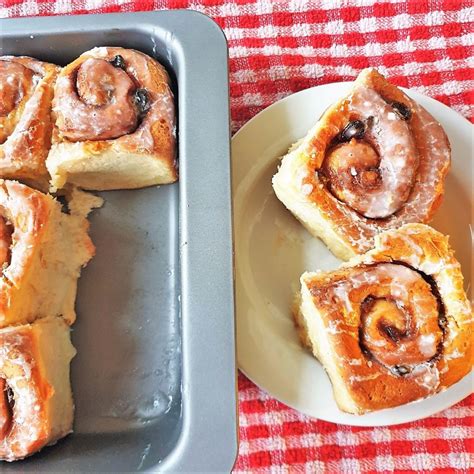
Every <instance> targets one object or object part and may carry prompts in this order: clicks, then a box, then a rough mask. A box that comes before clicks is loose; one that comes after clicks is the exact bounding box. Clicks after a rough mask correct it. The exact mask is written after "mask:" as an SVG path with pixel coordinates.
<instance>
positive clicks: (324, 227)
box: [273, 69, 451, 260]
mask: <svg viewBox="0 0 474 474" xmlns="http://www.w3.org/2000/svg"><path fill="white" fill-rule="evenodd" d="M450 159H451V153H450V145H449V141H448V138H447V136H446V134H445V132H444V130H443V128H442V127H441V125H440V124H439V123H438V122H437V121H436V120H435V119H434V118H433V117H432V116H431V115H430V114H429V113H428V112H427V111H426V110H425V109H424V108H423V107H421V106H420V105H418V104H417V103H416V102H415V101H413V100H412V99H410V97H408V96H407V95H406V94H405V93H403V92H402V91H401V90H400V89H398V88H397V87H395V86H394V85H392V84H390V83H389V82H388V81H387V80H386V79H385V78H384V77H383V76H382V75H381V74H379V73H378V72H377V71H376V70H374V69H366V70H363V71H362V72H361V73H360V75H359V77H358V78H357V80H356V81H355V83H354V86H353V88H352V90H351V92H350V93H349V95H348V96H346V97H344V98H343V99H342V100H340V101H339V102H337V103H336V104H334V105H333V106H331V107H330V108H329V109H328V110H326V112H325V113H324V114H323V116H322V117H321V119H320V120H319V122H318V123H317V124H316V126H315V127H314V128H313V129H312V130H310V131H309V133H308V134H307V136H306V137H305V138H304V139H303V140H302V141H301V142H300V143H299V144H297V145H296V146H295V147H293V148H292V149H290V152H289V153H288V154H287V155H286V156H285V157H284V158H283V160H282V163H281V166H280V169H279V171H278V172H277V174H276V175H275V176H274V178H273V187H274V190H275V193H276V195H277V196H278V198H279V199H280V200H281V201H282V202H283V203H284V204H285V206H286V207H287V208H288V209H289V210H290V211H291V212H292V213H293V214H294V215H295V216H296V217H297V218H298V219H299V220H300V221H301V222H302V223H303V224H304V225H305V226H306V227H307V229H308V230H309V231H310V232H311V233H312V234H313V235H314V236H316V237H319V238H321V239H322V240H323V241H324V243H325V244H326V245H327V246H328V247H329V249H330V250H331V251H332V252H333V253H334V254H335V255H336V256H337V257H339V258H341V259H343V260H347V259H349V258H351V257H353V256H354V255H356V254H361V253H363V252H366V251H367V250H369V249H370V248H372V246H373V242H374V237H375V235H377V234H378V233H379V232H382V231H384V230H387V229H393V228H397V227H400V226H401V225H403V224H406V223H410V222H420V223H426V222H429V220H430V219H431V217H432V215H433V213H434V212H435V210H436V209H437V208H438V206H439V205H440V203H441V199H442V195H443V192H444V178H445V176H446V174H447V172H448V169H449V166H450Z"/></svg>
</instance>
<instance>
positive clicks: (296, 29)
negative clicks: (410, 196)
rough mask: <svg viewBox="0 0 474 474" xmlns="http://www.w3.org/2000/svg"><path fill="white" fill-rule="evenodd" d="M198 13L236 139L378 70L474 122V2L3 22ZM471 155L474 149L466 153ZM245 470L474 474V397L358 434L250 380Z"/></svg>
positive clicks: (241, 1) (121, 1)
mask: <svg viewBox="0 0 474 474" xmlns="http://www.w3.org/2000/svg"><path fill="white" fill-rule="evenodd" d="M163 8H191V9H195V10H199V11H201V12H203V13H206V14H207V15H209V16H211V17H212V18H214V19H215V21H216V22H217V23H219V25H220V26H221V27H222V28H223V29H224V31H225V33H226V35H227V38H228V40H229V48H230V82H231V89H230V90H231V106H232V129H233V131H236V130H237V129H238V128H239V127H241V126H242V125H243V124H244V123H245V122H246V121H247V120H249V119H250V118H251V117H252V116H254V115H255V114H256V113H257V112H259V111H260V110H262V109H264V108H265V107H267V106H268V105H270V104H271V103H273V102H275V101H276V100H278V99H281V98H282V97H285V96H287V95H288V94H291V93H293V92H297V91H299V90H301V89H305V88H307V87H311V86H315V85H319V84H325V83H328V82H334V81H346V80H351V79H353V78H354V77H355V76H356V75H357V73H358V72H359V70H360V69H362V68H364V67H367V66H375V67H377V68H378V69H379V70H380V71H381V72H382V73H383V74H386V75H387V76H388V77H389V78H390V80H391V81H393V82H394V83H396V84H398V85H401V86H405V87H410V88H413V89H415V90H417V91H419V92H422V93H424V94H426V95H428V96H431V97H434V98H436V99H438V100H440V101H441V102H444V103H445V104H447V105H449V106H450V107H452V108H453V109H455V110H457V111H458V112H459V113H460V114H462V115H464V116H465V117H467V118H469V119H470V120H471V121H474V116H473V110H474V108H473V104H474V93H473V83H474V80H473V71H474V60H473V45H474V28H473V24H474V23H473V22H474V3H473V1H470V0H465V1H461V0H433V1H428V0H412V1H402V2H400V1H396V2H383V1H376V0H359V1H343V0H332V1H331V0H321V1H305V0H293V1H284V2H271V1H268V0H266V1H254V0H237V1H235V2H232V1H218V0H203V1H193V0H175V1H173V0H169V1H155V2H153V1H145V0H135V1H133V0H105V1H101V0H74V1H67V0H56V1H48V0H27V1H21V0H0V17H15V16H27V15H58V14H66V13H68V14H69V13H88V12H89V13H92V12H93V13H99V12H130V11H143V10H156V9H163ZM468 152H469V151H468V150H466V153H468ZM239 400H240V455H239V458H238V460H237V463H236V466H235V470H236V472H249V471H251V472H256V471H258V470H261V471H263V472H272V473H283V472H308V473H313V472H328V473H337V472H349V473H353V472H371V471H372V472H376V471H377V472H393V471H397V472H402V471H403V472H414V471H417V472H428V471H430V472H433V471H434V472H465V473H468V472H473V467H474V443H473V439H474V436H473V434H474V430H473V421H474V417H473V414H474V409H473V407H474V396H472V395H471V396H470V397H468V398H467V399H466V400H464V401H463V402H461V403H459V404H457V405H456V406H454V407H452V408H450V409H448V410H445V411H444V412H442V413H440V414H438V415H436V416H433V417H431V418H429V419H426V420H422V421H418V422H416V423H407V424H404V425H399V426H393V427H387V428H355V427H350V426H343V425H335V424H332V423H327V422H324V421H318V420H313V419H310V418H308V417H306V416H304V415H301V414H299V413H298V412H296V411H294V410H292V409H290V408H288V407H286V406H285V405H283V404H281V403H279V402H278V401H276V400H274V399H273V398H271V397H270V396H269V395H267V394H266V393H264V392H263V391H261V390H260V389H258V388H257V387H256V386H255V385H254V384H252V383H251V382H250V381H249V380H247V379H246V378H245V377H244V376H243V375H240V376H239Z"/></svg>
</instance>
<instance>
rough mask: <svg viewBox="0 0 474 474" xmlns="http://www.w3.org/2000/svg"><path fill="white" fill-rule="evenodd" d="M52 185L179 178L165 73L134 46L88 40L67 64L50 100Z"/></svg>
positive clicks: (118, 184)
mask: <svg viewBox="0 0 474 474" xmlns="http://www.w3.org/2000/svg"><path fill="white" fill-rule="evenodd" d="M53 113H54V117H55V127H54V131H53V146H52V149H51V152H50V154H49V156H48V159H47V167H48V170H49V172H50V174H51V189H52V190H53V191H54V190H56V189H59V188H62V187H64V185H65V184H66V183H71V184H74V185H76V186H79V187H81V188H84V189H94V190H107V189H132V188H140V187H144V186H150V185H154V184H165V183H172V182H174V181H176V179H177V171H176V166H175V155H176V150H175V148H176V144H175V142H176V125H175V109H174V101H173V94H172V92H171V89H170V78H169V76H168V74H167V72H166V70H165V68H164V67H163V66H162V65H161V64H159V63H158V62H157V61H156V60H154V59H152V58H151V57H149V56H147V55H146V54H143V53H141V52H139V51H135V50H132V49H124V48H115V47H101V48H94V49H92V50H91V51H88V52H86V53H84V54H82V55H81V56H80V57H79V58H78V59H76V60H75V61H74V62H72V63H71V64H69V65H68V66H66V67H65V68H64V69H63V70H62V72H61V74H60V75H59V77H58V80H57V83H56V87H55V97H54V102H53Z"/></svg>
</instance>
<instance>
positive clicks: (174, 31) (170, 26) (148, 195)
mask: <svg viewBox="0 0 474 474" xmlns="http://www.w3.org/2000/svg"><path fill="white" fill-rule="evenodd" d="M94 46H123V47H126V48H134V49H138V50H140V51H143V52H145V53H147V54H149V55H151V56H154V57H156V58H157V59H158V60H159V61H161V62H162V64H164V65H165V67H167V69H168V71H169V73H170V74H171V76H172V77H173V78H174V81H175V83H174V93H175V97H176V100H177V110H178V123H179V135H178V147H179V148H178V150H179V151H178V153H179V174H180V179H179V182H178V183H176V184H173V185H167V186H161V187H153V188H148V189H142V190H135V191H113V192H106V193H101V195H102V197H104V198H105V205H104V206H103V208H101V209H99V210H96V211H95V212H93V214H92V216H91V218H90V220H91V235H92V239H93V241H94V243H95V245H96V247H97V254H96V256H95V258H94V259H93V260H92V262H91V263H90V264H89V266H88V267H87V268H86V269H85V270H84V271H83V274H82V277H81V279H80V281H79V288H78V298H77V312H78V318H77V322H76V324H75V325H74V327H73V343H74V345H75V346H76V348H77V350H78V354H77V356H76V357H75V359H74V360H73V364H72V386H73V391H74V396H75V402H76V415H75V426H74V433H73V434H72V435H70V436H68V437H67V438H65V439H63V440H61V441H60V442H58V444H57V445H56V446H53V447H48V448H45V449H44V450H43V451H42V452H40V453H39V454H36V455H34V456H32V457H31V458H29V459H26V460H24V461H21V462H17V463H11V464H8V463H1V466H0V470H1V471H2V472H13V471H17V470H20V471H22V472H31V471H34V472H46V471H47V472H134V471H157V470H159V471H167V472H184V471H202V472H216V471H219V472H222V471H230V469H231V468H232V465H233V463H234V461H235V457H236V453H237V410H236V366H235V345H234V294H233V257H232V255H233V252H232V228H231V225H232V224H231V194H230V163H229V157H230V148H229V99H228V94H229V90H228V69H227V62H228V58H227V45H226V40H225V37H224V35H223V33H222V31H221V30H220V29H219V27H218V26H217V25H216V24H215V23H214V22H212V20H210V19H209V18H207V17H206V16H204V15H201V14H199V13H195V12H190V11H163V12H152V13H131V14H109V15H83V16H74V17H51V18H25V19H13V20H1V22H0V53H1V54H14V55H29V56H33V57H36V58H38V59H41V60H44V61H51V62H54V63H57V64H60V65H65V64H67V63H68V62H70V61H72V60H73V59H75V58H76V57H77V56H79V55H80V54H81V53H82V52H84V51H86V50H88V49H91V48H92V47H94Z"/></svg>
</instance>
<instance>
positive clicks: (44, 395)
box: [0, 318, 76, 461]
mask: <svg viewBox="0 0 474 474" xmlns="http://www.w3.org/2000/svg"><path fill="white" fill-rule="evenodd" d="M75 353H76V351H75V349H74V347H73V346H72V344H71V341H70V336H69V327H68V325H67V324H66V323H65V322H64V321H63V320H62V319H61V318H46V319H41V320H38V321H37V322H35V323H33V324H27V325H22V326H14V327H8V328H4V329H0V459H1V460H5V461H16V460H18V459H23V458H25V457H27V456H30V455H31V454H34V453H35V452H36V451H38V450H40V449H41V448H43V447H44V446H46V445H49V444H54V443H55V442H56V441H57V440H58V439H60V438H62V437H63V436H65V435H67V434H68V433H70V432H71V431H72V421H73V412H74V404H73V400H72V394H71V384H70V380H69V365H70V361H71V359H72V358H73V357H74V355H75Z"/></svg>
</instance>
